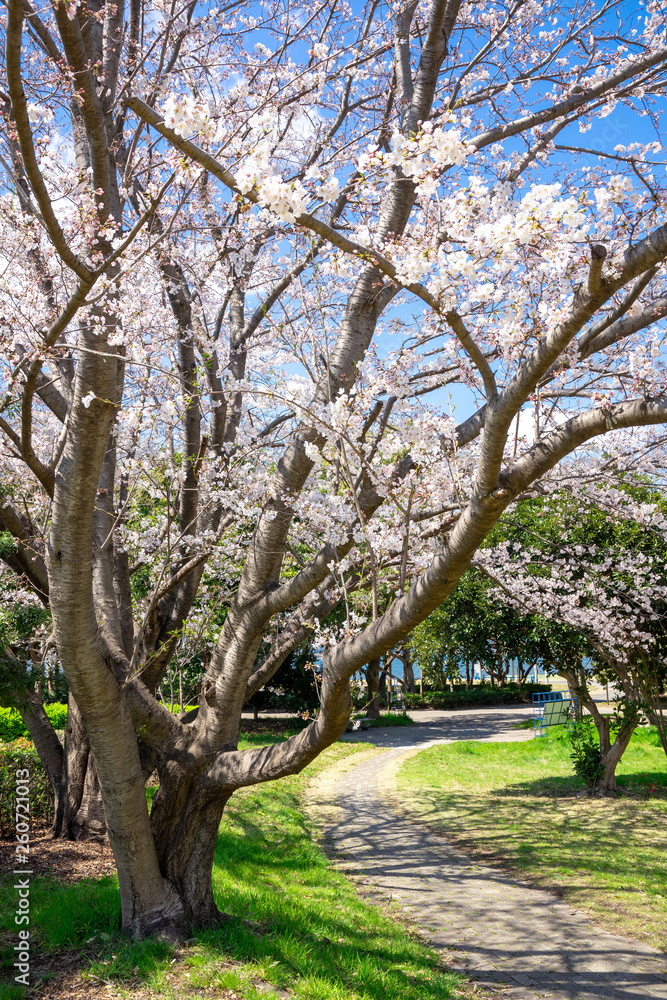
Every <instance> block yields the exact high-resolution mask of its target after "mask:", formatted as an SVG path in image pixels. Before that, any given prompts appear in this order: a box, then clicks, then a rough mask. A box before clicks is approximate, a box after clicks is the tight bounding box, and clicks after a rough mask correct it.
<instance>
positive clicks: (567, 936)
mask: <svg viewBox="0 0 667 1000" xmlns="http://www.w3.org/2000/svg"><path fill="white" fill-rule="evenodd" d="M403 732H404V741H405V742H404V746H403V747H400V748H398V747H394V748H393V749H389V750H386V751H385V752H383V753H380V754H378V755H376V756H374V757H371V758H370V759H369V760H365V761H364V762H363V763H361V764H358V765H357V766H356V767H353V768H352V769H351V770H349V771H347V772H346V773H345V774H343V775H342V777H333V778H332V779H331V780H330V782H329V787H327V784H326V781H327V779H326V776H325V778H324V783H323V784H321V785H320V789H319V795H320V798H321V799H324V800H329V801H330V802H333V801H336V804H337V806H338V810H337V818H336V820H335V822H334V823H333V825H332V827H331V828H330V829H329V830H328V839H329V840H330V842H331V843H332V844H333V847H334V849H335V851H336V853H337V854H338V856H339V858H340V860H341V863H342V866H343V867H344V868H345V869H346V870H348V871H351V872H356V873H361V874H363V875H364V876H365V877H366V881H367V883H368V884H369V886H371V887H372V890H373V892H374V893H375V894H376V896H377V895H379V896H380V897H381V898H384V899H387V898H390V899H391V900H392V901H393V902H394V904H397V905H399V906H400V907H401V908H402V910H403V912H404V913H405V915H406V916H410V917H412V918H414V919H415V920H416V922H417V923H418V924H419V925H420V927H422V928H425V929H426V930H427V931H428V932H429V939H430V941H431V944H432V945H433V946H434V947H436V948H438V949H441V950H442V951H443V953H444V956H443V957H444V958H445V961H446V962H447V964H448V965H449V966H450V967H451V968H452V969H454V970H456V971H460V972H462V973H464V974H466V975H468V976H470V977H471V978H472V979H474V980H477V981H479V982H480V984H487V985H488V986H489V987H491V988H492V989H493V990H494V992H495V991H496V990H498V989H499V987H500V995H501V996H503V997H507V998H510V997H511V998H513V1000H514V998H516V1000H537V998H554V1000H602V998H604V1000H606V998H609V1000H639V998H642V1000H667V955H664V954H661V953H659V952H657V951H655V950H654V949H652V948H650V947H649V946H648V945H644V944H640V943H638V942H635V941H630V940H628V939H627V938H621V937H617V936H615V935H612V934H609V933H607V932H605V931H602V930H599V929H597V928H595V927H593V925H592V924H591V923H590V922H589V920H588V919H587V918H586V917H585V916H584V915H583V914H581V913H579V912H577V911H575V910H573V909H572V907H571V906H569V905H567V904H565V903H563V902H562V901H560V900H559V899H557V898H556V897H555V896H552V895H551V894H549V893H547V892H544V891H542V890H538V889H534V888H532V887H530V886H528V885H526V884H524V883H522V882H521V881H519V880H518V879H515V878H512V877H510V876H508V875H506V874H504V873H503V872H500V871H499V870H498V869H493V868H488V867H485V866H483V865H479V864H475V863H474V862H472V861H471V860H470V859H469V858H468V857H466V856H465V855H464V854H462V853H461V852H460V851H458V850H456V849H455V848H453V847H452V846H451V845H449V844H448V843H447V842H446V841H445V840H444V839H443V838H441V837H439V836H437V835H436V834H434V833H432V832H429V831H428V830H426V829H424V828H423V827H420V826H418V825H416V824H414V823H411V822H409V821H408V820H406V819H404V818H402V817H400V816H398V815H397V814H396V813H394V812H392V810H391V809H390V808H389V806H388V805H387V804H386V803H385V802H384V801H383V799H382V793H383V779H382V773H383V771H385V769H387V768H388V767H389V766H390V765H391V764H392V763H395V762H396V761H397V758H398V757H400V756H401V755H402V754H404V753H405V751H406V749H407V746H406V744H408V743H409V740H410V734H409V733H408V732H405V731H403ZM478 738H479V737H478ZM482 738H484V737H482ZM486 738H487V739H488V738H489V736H488V733H487V734H486ZM501 738H502V736H501ZM421 748H423V744H422V745H421V746H420V749H421Z"/></svg>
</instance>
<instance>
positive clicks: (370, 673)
mask: <svg viewBox="0 0 667 1000" xmlns="http://www.w3.org/2000/svg"><path fill="white" fill-rule="evenodd" d="M364 674H365V675H366V685H367V687H368V697H367V701H368V704H367V706H366V717H367V718H369V719H379V718H380V657H379V656H377V657H376V658H375V659H374V660H370V661H369V662H368V663H367V664H366V669H365V670H364Z"/></svg>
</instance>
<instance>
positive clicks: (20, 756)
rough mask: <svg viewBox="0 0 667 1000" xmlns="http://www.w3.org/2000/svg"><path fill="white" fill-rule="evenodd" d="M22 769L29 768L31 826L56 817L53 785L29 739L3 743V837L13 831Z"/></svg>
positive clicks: (0, 814)
mask: <svg viewBox="0 0 667 1000" xmlns="http://www.w3.org/2000/svg"><path fill="white" fill-rule="evenodd" d="M63 707H65V706H63ZM19 768H27V769H28V770H29V771H30V823H31V828H32V827H33V826H34V825H37V824H39V825H41V824H42V823H50V822H51V820H52V819H53V792H52V790H51V785H50V783H49V779H48V778H47V776H46V772H45V770H44V768H43V767H42V765H41V763H40V760H39V757H38V756H37V751H36V750H35V748H34V746H33V745H32V743H31V742H30V740H28V739H26V738H25V737H22V738H20V739H18V740H14V741H13V742H11V743H0V835H1V836H3V837H6V836H11V835H12V834H13V833H14V824H15V815H14V813H15V794H16V772H17V771H18V770H19Z"/></svg>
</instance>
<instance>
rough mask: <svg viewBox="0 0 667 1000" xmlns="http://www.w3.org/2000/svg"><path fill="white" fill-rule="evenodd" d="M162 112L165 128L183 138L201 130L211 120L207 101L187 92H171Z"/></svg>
mask: <svg viewBox="0 0 667 1000" xmlns="http://www.w3.org/2000/svg"><path fill="white" fill-rule="evenodd" d="M162 114H163V116H164V123H165V125H166V126H167V128H170V129H173V131H174V132H175V133H176V135H180V136H181V137H182V138H183V139H189V138H190V137H191V136H193V135H197V134H198V133H199V132H202V131H203V130H204V129H206V127H207V126H208V125H209V123H210V121H211V111H210V108H209V105H208V101H203V100H199V99H197V98H195V97H191V96H190V95H189V94H171V95H170V96H169V97H168V98H167V100H166V101H165V102H164V105H163V106H162Z"/></svg>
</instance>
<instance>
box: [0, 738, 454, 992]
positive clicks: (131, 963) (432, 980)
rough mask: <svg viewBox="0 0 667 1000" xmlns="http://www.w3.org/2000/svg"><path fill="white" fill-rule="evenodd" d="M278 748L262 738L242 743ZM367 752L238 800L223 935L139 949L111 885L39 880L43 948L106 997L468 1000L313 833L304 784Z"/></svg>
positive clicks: (228, 853) (219, 891)
mask: <svg viewBox="0 0 667 1000" xmlns="http://www.w3.org/2000/svg"><path fill="white" fill-rule="evenodd" d="M270 741H271V740H267V738H266V737H260V736H254V737H250V738H249V739H247V740H246V741H245V743H246V745H248V744H265V743H267V742H270ZM364 749H367V747H365V746H364V745H363V744H354V745H349V744H347V745H342V744H339V745H337V746H334V747H332V748H330V750H329V751H327V752H326V753H325V754H324V755H322V757H321V758H319V759H318V761H316V762H315V763H314V764H313V765H311V766H310V767H309V768H308V770H307V772H306V773H305V774H304V775H300V776H295V777H292V778H288V779H286V780H283V781H280V782H275V783H272V784H270V785H264V786H259V787H256V788H253V789H248V790H245V791H242V792H240V793H237V795H235V796H234V797H233V799H232V800H231V802H230V805H229V807H228V809H227V810H226V812H225V817H224V819H223V823H222V825H221V828H220V836H219V839H218V844H217V849H216V855H215V869H214V890H215V895H216V901H217V903H218V905H219V907H220V908H221V909H222V910H224V912H226V913H227V914H229V915H230V916H231V918H232V919H231V920H230V921H229V922H228V923H227V924H225V925H224V926H223V927H222V928H221V929H220V930H216V931H210V932H204V933H200V934H198V935H197V940H196V941H195V942H193V943H191V944H189V945H187V946H185V947H183V948H182V949H181V950H180V951H179V952H174V949H173V948H171V947H169V946H167V945H165V944H161V943H159V942H155V941H152V942H144V943H143V944H140V945H132V944H130V943H128V942H127V941H126V940H124V939H123V938H122V937H121V936H120V935H119V934H118V931H117V927H118V920H119V901H118V891H117V885H116V882H115V879H110V878H106V879H100V880H97V881H88V882H79V883H77V884H74V885H70V886H67V887H58V886H57V885H54V883H53V882H47V881H46V880H44V879H37V878H35V879H33V882H32V891H31V907H32V913H31V916H32V920H33V924H32V927H33V929H34V931H35V932H36V933H37V935H38V942H39V944H38V949H37V951H38V952H39V951H41V952H42V953H44V952H52V953H53V952H63V951H67V950H72V949H76V950H79V951H80V952H81V953H82V956H83V957H84V961H83V966H84V970H85V972H84V974H86V975H88V976H93V977H95V978H96V979H97V980H98V981H99V983H100V989H101V990H103V989H104V986H103V983H112V984H116V985H117V986H119V987H120V988H121V989H122V990H124V991H126V992H123V995H126V996H128V997H132V994H133V991H134V990H138V989H142V990H145V989H146V988H149V989H151V990H154V991H156V994H157V996H158V997H164V998H176V997H178V998H182V997H188V996H191V995H192V996H195V995H197V996H201V992H200V991H201V990H204V989H213V990H214V991H215V992H214V994H213V995H215V996H216V997H218V996H219V995H220V993H219V991H221V990H233V991H234V992H235V993H236V994H237V996H238V997H243V998H251V997H258V996H260V995H261V994H260V992H259V991H257V990H256V989H255V985H254V984H253V979H254V980H257V981H258V983H259V984H260V985H261V982H260V981H262V980H263V981H268V982H270V983H272V984H274V985H275V986H276V987H279V988H283V989H285V988H288V989H289V990H290V991H291V993H290V995H293V996H294V997H295V998H296V1000H300V998H301V1000H447V998H450V997H454V996H461V995H462V993H465V992H466V987H465V984H464V981H463V980H462V979H461V978H460V977H459V976H456V975H453V974H451V973H448V972H446V971H444V970H443V969H442V968H441V966H440V965H439V960H438V956H437V955H436V954H435V953H434V952H432V951H430V949H428V948H427V947H426V946H425V945H424V944H423V943H422V942H421V941H420V940H419V938H418V936H417V935H416V934H411V933H409V932H408V931H407V930H406V929H405V928H404V927H403V926H401V924H399V923H398V922H396V921H394V920H392V919H391V917H390V916H388V915H386V914H385V913H383V912H382V910H381V909H380V908H379V907H377V906H373V905H371V904H369V903H365V902H364V901H363V900H362V899H361V897H360V896H359V895H358V894H357V891H356V888H355V886H354V885H353V883H352V882H350V881H349V880H348V879H346V878H344V877H343V876H342V875H340V874H339V873H338V872H337V871H336V870H335V869H334V868H333V866H332V865H331V863H330V862H329V861H328V860H327V858H326V856H325V855H324V854H323V852H322V851H321V849H320V847H319V846H318V844H317V842H316V839H315V838H314V836H313V833H312V830H311V829H310V827H309V825H308V821H307V819H306V816H305V813H304V809H303V805H302V793H303V791H304V787H305V783H306V781H307V780H308V777H309V776H312V775H314V774H315V773H317V772H318V771H320V770H322V769H323V768H324V767H325V766H327V765H329V764H333V763H336V762H338V761H340V760H341V759H342V758H343V757H353V756H354V755H355V754H357V753H359V752H360V751H362V750H364ZM8 885H11V882H10V883H8ZM8 885H7V884H3V886H2V895H3V896H4V897H5V898H4V900H1V899H0V902H2V906H1V911H2V914H1V915H0V930H1V931H2V932H3V934H2V938H3V944H4V946H5V947H4V954H3V956H2V957H3V960H4V963H5V972H6V973H7V972H9V974H10V975H11V972H10V970H8V969H7V967H6V966H7V960H8V958H9V951H10V949H11V944H13V933H12V932H13V930H14V928H13V926H12V923H11V921H12V915H11V909H12V908H13V907H12V906H11V903H12V902H13V898H12V895H11V889H8ZM8 893H9V900H8V899H7V895H8ZM8 902H9V903H10V905H7V903H8ZM11 961H12V959H9V964H11ZM172 963H173V964H172ZM34 964H35V965H36V964H38V960H35V963H34ZM95 995H96V996H97V995H98V994H97V993H96V994H95ZM100 995H101V994H100ZM106 995H107V996H109V995H114V996H115V995H118V994H115V993H113V994H112V993H110V992H107V993H106ZM141 995H142V997H143V996H144V995H145V994H144V993H143V992H142V993H141ZM225 995H227V994H225ZM15 996H21V993H20V992H14V988H13V987H11V986H7V987H5V989H4V992H3V990H2V988H0V998H2V1000H10V998H13V997H15Z"/></svg>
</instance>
